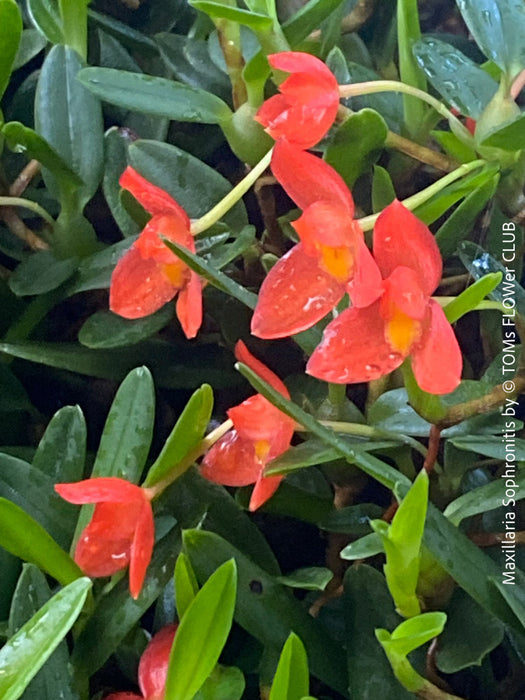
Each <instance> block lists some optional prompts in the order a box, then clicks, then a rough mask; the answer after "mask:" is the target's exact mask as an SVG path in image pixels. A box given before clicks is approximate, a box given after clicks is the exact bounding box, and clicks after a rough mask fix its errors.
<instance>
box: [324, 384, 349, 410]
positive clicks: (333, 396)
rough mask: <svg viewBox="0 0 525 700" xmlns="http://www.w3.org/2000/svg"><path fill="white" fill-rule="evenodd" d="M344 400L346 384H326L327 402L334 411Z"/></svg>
mask: <svg viewBox="0 0 525 700" xmlns="http://www.w3.org/2000/svg"><path fill="white" fill-rule="evenodd" d="M345 398H346V384H328V400H329V401H330V403H331V404H332V406H333V407H334V408H335V409H338V408H339V407H340V406H342V404H343V403H344V400H345Z"/></svg>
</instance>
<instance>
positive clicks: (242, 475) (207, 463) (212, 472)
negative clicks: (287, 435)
mask: <svg viewBox="0 0 525 700" xmlns="http://www.w3.org/2000/svg"><path fill="white" fill-rule="evenodd" d="M261 470H262V465H261V462H260V460H258V459H257V456H256V454H255V446H254V444H253V442H252V441H251V440H246V439H245V438H241V437H240V436H239V434H238V433H237V431H236V430H230V431H228V432H227V433H226V435H224V436H223V437H222V438H221V439H220V440H218V441H217V442H216V443H215V445H213V447H212V448H211V450H209V451H208V453H207V454H206V455H205V456H204V459H203V460H202V462H201V469H200V471H201V474H202V476H203V477H204V478H205V479H208V480H209V481H213V482H215V483H216V484H222V485H223V486H248V484H253V483H255V482H256V481H257V479H258V478H259V475H260V473H261Z"/></svg>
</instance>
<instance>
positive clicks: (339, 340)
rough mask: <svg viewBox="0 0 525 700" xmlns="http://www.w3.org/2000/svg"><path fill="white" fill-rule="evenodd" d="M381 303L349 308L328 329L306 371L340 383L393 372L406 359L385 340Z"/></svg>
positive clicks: (372, 377)
mask: <svg viewBox="0 0 525 700" xmlns="http://www.w3.org/2000/svg"><path fill="white" fill-rule="evenodd" d="M379 305H380V304H379V302H376V303H374V304H372V305H371V306H368V307H366V308H364V309H358V308H356V307H352V308H350V309H345V310H344V311H343V312H342V313H341V314H339V316H338V317H337V318H335V319H334V320H333V321H331V322H330V323H329V324H328V326H327V327H326V329H325V332H324V334H323V340H322V341H321V343H320V345H318V347H317V348H316V349H315V351H314V353H313V355H312V356H311V357H310V360H309V362H308V364H307V366H306V371H307V373H308V374H311V375H312V376H314V377H317V378H318V379H323V380H324V381H326V382H333V383H336V384H347V383H356V382H368V381H370V380H372V379H378V378H379V377H382V376H384V375H385V374H388V373H389V372H392V370H394V369H396V367H399V365H400V364H401V363H402V362H403V359H404V356H403V355H402V354H401V353H397V352H392V349H391V348H390V346H389V345H388V343H387V341H386V339H385V323H384V321H383V319H382V318H381V315H380V312H379Z"/></svg>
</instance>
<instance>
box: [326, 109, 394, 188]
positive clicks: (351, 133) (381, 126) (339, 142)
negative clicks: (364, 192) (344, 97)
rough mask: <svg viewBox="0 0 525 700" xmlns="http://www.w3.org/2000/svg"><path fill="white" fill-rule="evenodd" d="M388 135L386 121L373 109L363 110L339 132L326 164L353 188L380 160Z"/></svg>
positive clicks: (340, 128)
mask: <svg viewBox="0 0 525 700" xmlns="http://www.w3.org/2000/svg"><path fill="white" fill-rule="evenodd" d="M387 134H388V127H387V125H386V123H385V120H384V119H383V117H382V116H381V115H380V114H378V112H375V111H374V110H373V109H362V110H360V111H359V112H356V113H355V114H352V115H351V116H350V117H348V119H346V120H345V122H344V123H343V124H342V125H341V126H340V127H339V129H337V131H336V132H335V134H334V136H333V138H332V139H331V141H330V143H329V144H328V147H327V149H326V152H325V160H326V161H327V163H328V164H329V165H331V166H332V167H333V168H335V170H337V172H338V173H339V174H340V175H341V177H342V178H343V179H344V181H345V182H346V184H347V185H348V187H352V186H353V184H354V182H355V181H356V180H357V178H358V177H359V176H360V175H362V174H363V173H364V172H366V171H367V170H368V169H369V168H370V167H371V166H372V165H373V164H374V163H375V161H376V160H377V159H378V158H379V155H380V153H381V149H382V148H383V146H384V144H385V140H386V137H387Z"/></svg>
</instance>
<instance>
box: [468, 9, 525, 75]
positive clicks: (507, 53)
mask: <svg viewBox="0 0 525 700" xmlns="http://www.w3.org/2000/svg"><path fill="white" fill-rule="evenodd" d="M458 7H459V10H460V12H461V14H462V16H463V19H464V20H465V23H466V25H467V27H468V28H469V30H470V33H471V34H472V36H473V37H474V39H475V40H476V43H477V44H478V46H479V47H480V48H481V50H482V51H483V53H484V54H485V55H486V56H487V58H490V59H492V60H493V61H494V63H495V64H496V65H497V66H499V67H500V68H501V70H502V71H504V72H506V73H507V74H508V76H509V78H512V77H514V76H515V75H516V74H517V73H519V71H520V70H522V69H523V68H525V45H524V44H523V36H524V35H525V7H524V5H523V3H522V2H521V0H458Z"/></svg>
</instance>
